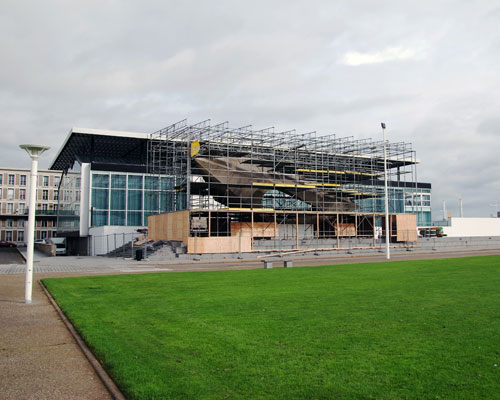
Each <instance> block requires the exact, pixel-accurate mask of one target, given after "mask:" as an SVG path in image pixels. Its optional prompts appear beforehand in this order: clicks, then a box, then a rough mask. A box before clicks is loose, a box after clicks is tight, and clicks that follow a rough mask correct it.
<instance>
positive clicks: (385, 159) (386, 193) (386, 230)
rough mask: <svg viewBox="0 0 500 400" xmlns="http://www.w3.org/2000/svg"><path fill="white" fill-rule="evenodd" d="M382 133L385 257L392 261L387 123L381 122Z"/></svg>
mask: <svg viewBox="0 0 500 400" xmlns="http://www.w3.org/2000/svg"><path fill="white" fill-rule="evenodd" d="M380 126H381V127H382V132H383V134H384V196H385V198H384V208H385V255H386V257H387V259H388V260H390V259H391V252H390V249H389V196H388V190H387V148H386V147H387V141H386V139H385V123H383V122H381V123H380Z"/></svg>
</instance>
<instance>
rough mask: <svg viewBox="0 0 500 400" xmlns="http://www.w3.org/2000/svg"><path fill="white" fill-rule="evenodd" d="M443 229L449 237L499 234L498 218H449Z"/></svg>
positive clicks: (499, 223)
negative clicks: (447, 224) (448, 222)
mask: <svg viewBox="0 0 500 400" xmlns="http://www.w3.org/2000/svg"><path fill="white" fill-rule="evenodd" d="M443 231H444V233H445V234H446V235H447V236H449V237H473V236H500V218H451V220H450V226H443Z"/></svg>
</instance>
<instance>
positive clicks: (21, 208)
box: [19, 203, 26, 214]
mask: <svg viewBox="0 0 500 400" xmlns="http://www.w3.org/2000/svg"><path fill="white" fill-rule="evenodd" d="M25 212H26V204H24V203H19V213H21V214H24V213H25Z"/></svg>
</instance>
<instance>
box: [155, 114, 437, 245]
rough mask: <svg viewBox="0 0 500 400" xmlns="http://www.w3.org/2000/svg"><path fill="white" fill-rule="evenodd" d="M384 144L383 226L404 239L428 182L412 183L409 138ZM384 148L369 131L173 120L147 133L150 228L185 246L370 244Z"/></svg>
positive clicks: (376, 224) (379, 227) (379, 219)
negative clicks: (342, 133)
mask: <svg viewBox="0 0 500 400" xmlns="http://www.w3.org/2000/svg"><path fill="white" fill-rule="evenodd" d="M386 146H387V171H388V172H387V173H388V182H389V205H390V206H389V207H390V213H391V215H390V232H389V235H390V237H391V241H393V242H394V243H395V244H396V243H405V244H408V243H411V242H414V241H416V225H417V223H416V221H417V216H418V215H419V214H420V215H424V209H426V208H427V207H428V209H429V218H430V185H429V184H421V183H418V182H417V170H416V166H417V159H416V154H415V151H414V150H413V149H412V146H411V144H410V143H404V142H398V143H387V145H386ZM383 151H384V143H383V141H374V140H372V139H359V140H355V139H354V138H353V137H343V138H338V137H336V136H335V135H318V134H316V132H310V133H305V134H299V133H296V132H295V131H285V132H277V131H276V130H275V129H274V128H268V129H262V130H255V129H253V128H252V126H245V127H241V128H236V129H233V128H230V127H229V124H228V123H227V122H224V123H222V124H218V125H211V123H210V121H209V120H207V121H203V122H201V123H198V124H195V125H189V124H188V123H187V121H186V120H184V121H181V122H178V123H176V124H173V125H170V126H168V127H166V128H164V129H162V130H160V131H158V132H156V133H154V134H152V135H151V137H150V139H149V141H148V152H147V175H148V176H149V177H150V178H149V179H150V182H153V184H154V185H155V187H156V190H157V197H158V199H159V201H156V203H155V204H158V213H157V214H158V215H151V216H149V218H148V226H149V232H150V236H151V237H152V238H153V239H166V240H178V241H182V242H183V243H184V245H185V246H186V247H187V249H188V252H190V253H201V252H214V253H218V252H234V251H260V250H262V251H264V250H266V251H269V250H281V249H304V248H314V249H320V248H342V247H345V246H347V245H349V246H361V247H364V246H366V247H376V246H377V239H379V238H381V237H383V236H385V234H386V232H385V229H384V227H385V224H384V223H383V221H384V157H383V154H384V153H383ZM427 193H428V204H427V197H426V196H427ZM165 210H170V211H172V212H169V213H166V214H162V212H164V211H165ZM151 214H153V213H151Z"/></svg>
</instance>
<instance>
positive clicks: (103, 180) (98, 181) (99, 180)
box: [92, 174, 109, 188]
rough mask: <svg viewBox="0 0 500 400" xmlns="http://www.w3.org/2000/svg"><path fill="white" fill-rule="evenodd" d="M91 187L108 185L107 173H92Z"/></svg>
mask: <svg viewBox="0 0 500 400" xmlns="http://www.w3.org/2000/svg"><path fill="white" fill-rule="evenodd" d="M92 187H96V188H107V187H109V175H101V174H92Z"/></svg>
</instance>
